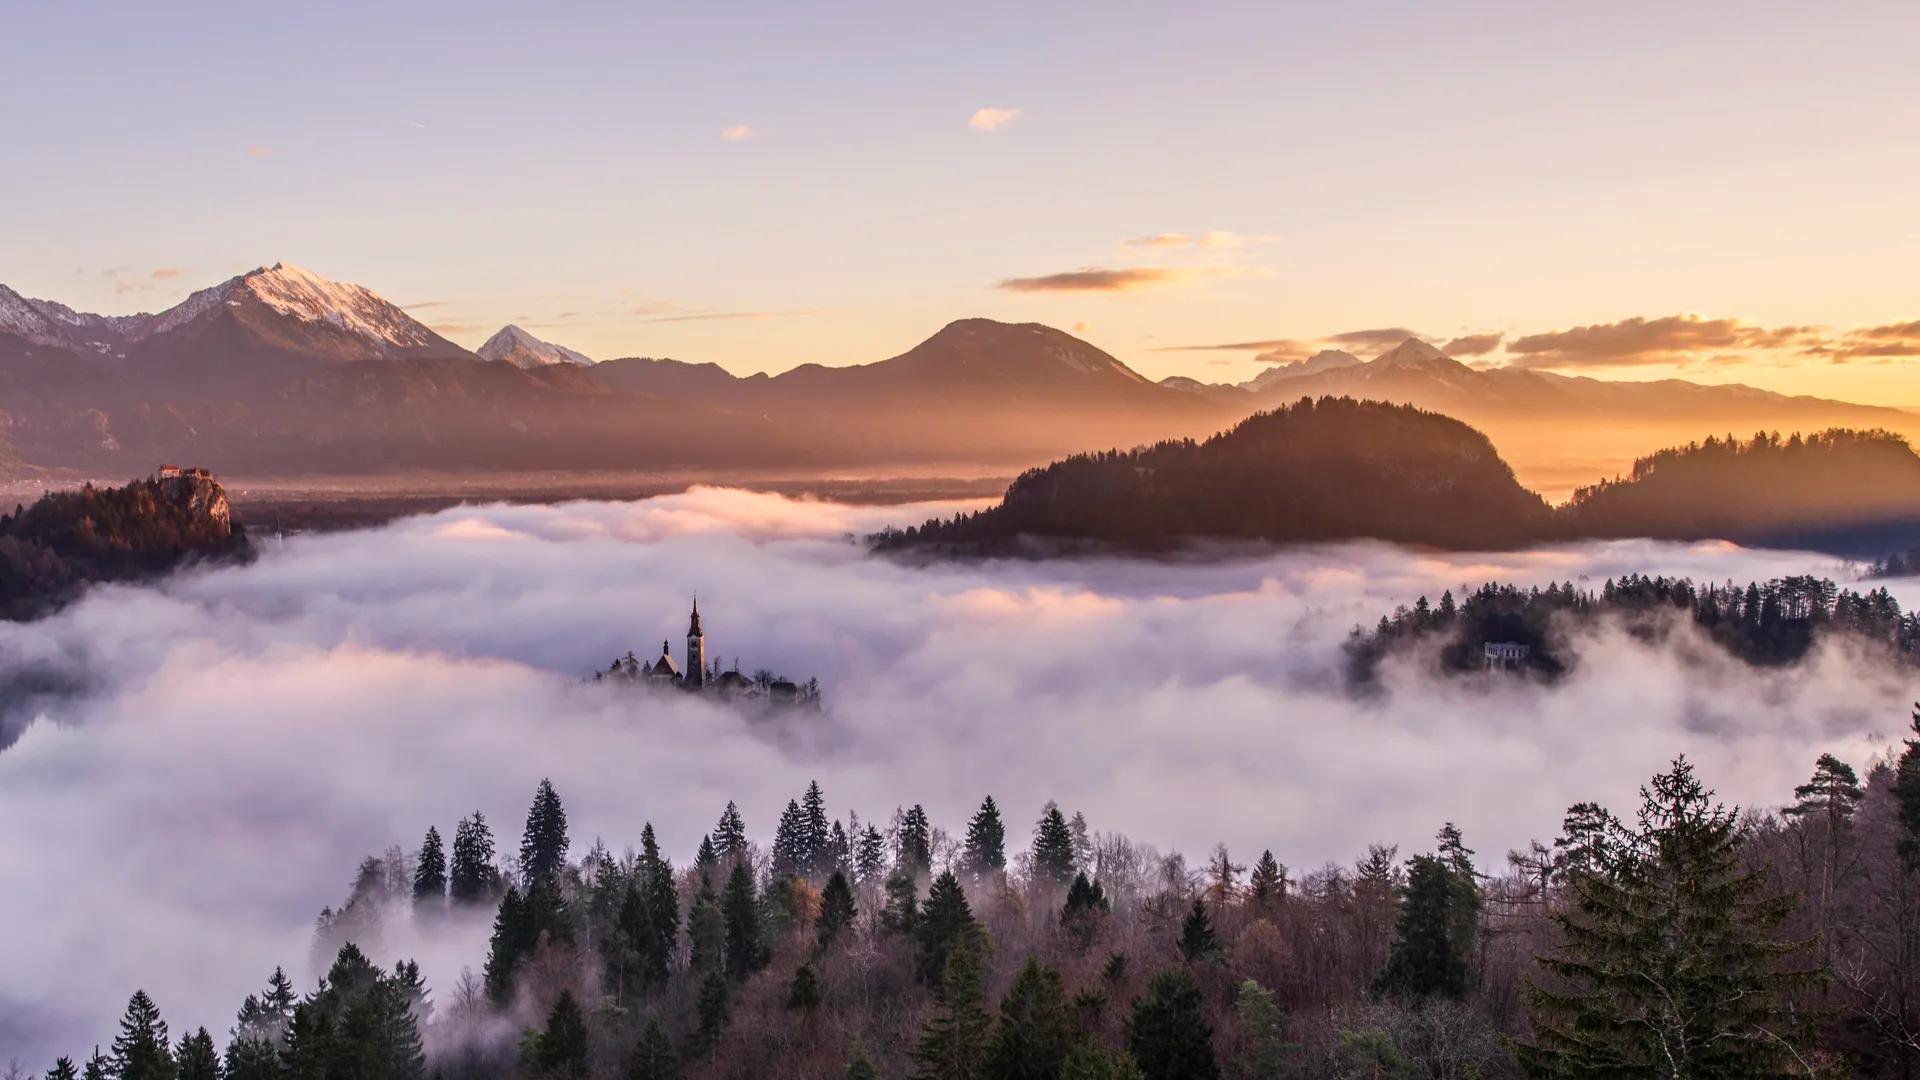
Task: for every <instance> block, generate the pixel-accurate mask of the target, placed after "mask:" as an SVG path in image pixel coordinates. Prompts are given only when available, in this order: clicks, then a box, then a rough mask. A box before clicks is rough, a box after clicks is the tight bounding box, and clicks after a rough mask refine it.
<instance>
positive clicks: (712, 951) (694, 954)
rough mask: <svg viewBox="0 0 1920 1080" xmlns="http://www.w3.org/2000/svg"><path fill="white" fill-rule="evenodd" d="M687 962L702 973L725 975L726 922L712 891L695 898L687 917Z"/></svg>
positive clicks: (701, 892) (702, 892) (705, 889)
mask: <svg viewBox="0 0 1920 1080" xmlns="http://www.w3.org/2000/svg"><path fill="white" fill-rule="evenodd" d="M687 944H688V946H689V951H690V955H689V957H688V962H689V963H690V964H691V965H692V966H693V970H695V971H699V972H712V971H724V970H725V969H726V964H727V919H726V916H725V915H723V914H721V912H720V898H719V897H717V896H715V895H714V892H713V890H712V889H711V888H703V889H701V890H700V895H699V896H696V897H694V900H693V908H692V910H691V911H689V912H688V913H687Z"/></svg>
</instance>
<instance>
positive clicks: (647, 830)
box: [638, 822, 680, 985]
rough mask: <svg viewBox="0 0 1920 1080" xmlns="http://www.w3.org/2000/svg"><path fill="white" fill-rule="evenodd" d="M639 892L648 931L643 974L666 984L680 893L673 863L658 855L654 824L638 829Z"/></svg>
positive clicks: (677, 933)
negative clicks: (675, 880)
mask: <svg viewBox="0 0 1920 1080" xmlns="http://www.w3.org/2000/svg"><path fill="white" fill-rule="evenodd" d="M638 885H639V891H640V893H641V898H642V902H643V906H644V908H645V912H646V925H647V930H648V931H649V932H648V934H647V936H646V938H645V942H646V947H645V948H644V950H643V951H642V952H643V956H644V961H643V968H642V973H643V974H644V975H645V977H646V978H647V979H648V980H649V981H650V982H651V983H653V984H654V985H660V984H663V983H665V982H666V981H667V974H668V969H669V968H670V967H671V965H672V960H673V951H674V946H675V943H676V942H677V941H678V940H679V938H680V891H679V887H678V886H677V885H676V884H675V883H674V880H673V863H671V862H669V861H668V860H667V858H666V857H665V856H663V855H661V854H660V842H659V841H658V840H657V839H656V838H655V837H654V835H653V823H652V822H647V823H646V825H644V826H643V827H642V828H641V829H640V866H639V875H638Z"/></svg>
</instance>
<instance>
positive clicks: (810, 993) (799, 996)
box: [787, 964, 821, 1013]
mask: <svg viewBox="0 0 1920 1080" xmlns="http://www.w3.org/2000/svg"><path fill="white" fill-rule="evenodd" d="M820 1001H821V993H820V977H819V976H818V975H815V974H814V973H813V965H812V964H801V965H800V967H799V968H798V969H797V970H795V971H794V973H793V981H792V982H791V983H788V984H787V1008H788V1009H789V1010H792V1011H797V1012H809V1013H810V1012H812V1011H813V1010H815V1009H817V1008H819V1007H820Z"/></svg>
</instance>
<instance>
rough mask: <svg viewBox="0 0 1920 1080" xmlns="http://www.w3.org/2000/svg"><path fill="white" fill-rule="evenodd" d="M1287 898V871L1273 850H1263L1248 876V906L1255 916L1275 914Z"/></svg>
mask: <svg viewBox="0 0 1920 1080" xmlns="http://www.w3.org/2000/svg"><path fill="white" fill-rule="evenodd" d="M1286 898H1287V871H1286V868H1285V867H1283V866H1281V865H1280V863H1279V862H1278V861H1277V860H1276V859H1274V857H1273V852H1272V851H1262V852H1261V853H1260V858H1259V859H1258V860H1256V861H1255V862H1254V864H1253V874H1252V876H1250V877H1249V878H1247V906H1248V907H1249V908H1251V909H1252V910H1253V913H1254V915H1255V916H1266V915H1271V914H1273V913H1274V912H1275V911H1276V910H1277V909H1278V908H1279V906H1280V904H1281V902H1282V901H1284V900H1285V899H1286Z"/></svg>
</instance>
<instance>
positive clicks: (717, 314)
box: [641, 309, 819, 323]
mask: <svg viewBox="0 0 1920 1080" xmlns="http://www.w3.org/2000/svg"><path fill="white" fill-rule="evenodd" d="M818 314H819V312H818V311H817V310H812V309H809V310H804V311H694V312H688V313H687V314H684V315H661V316H658V317H655V318H651V319H643V320H641V321H642V322H650V323H676V322H714V321H719V320H725V319H790V318H799V317H802V316H806V315H818Z"/></svg>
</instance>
